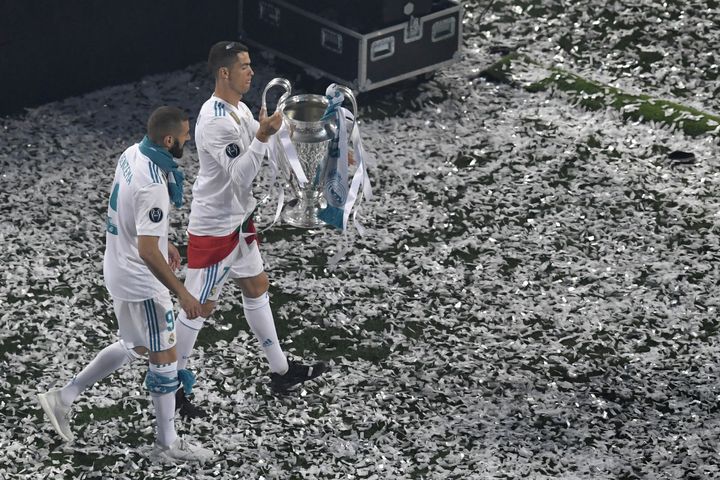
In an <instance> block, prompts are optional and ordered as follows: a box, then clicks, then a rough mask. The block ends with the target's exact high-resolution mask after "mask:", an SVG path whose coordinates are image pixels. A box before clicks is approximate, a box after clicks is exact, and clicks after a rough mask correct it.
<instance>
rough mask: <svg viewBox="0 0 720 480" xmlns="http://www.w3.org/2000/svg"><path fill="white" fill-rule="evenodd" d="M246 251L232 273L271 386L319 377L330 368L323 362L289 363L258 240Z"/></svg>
mask: <svg viewBox="0 0 720 480" xmlns="http://www.w3.org/2000/svg"><path fill="white" fill-rule="evenodd" d="M243 253H244V255H243V256H242V258H240V259H239V260H238V261H237V263H236V264H235V265H233V268H232V270H231V275H232V276H233V278H235V279H236V280H235V281H236V282H237V284H238V286H239V287H240V290H241V292H242V301H243V312H244V313H245V319H246V321H247V323H248V325H249V326H250V329H251V330H252V332H253V333H254V334H255V338H257V340H258V343H259V344H260V348H262V350H263V352H264V353H265V357H266V358H267V360H268V364H269V365H270V371H271V372H272V373H271V374H270V379H271V387H272V389H273V390H274V391H275V392H278V393H282V392H285V391H287V390H288V389H289V388H291V387H293V386H294V385H297V384H299V383H302V382H305V381H307V380H312V379H313V378H316V377H318V376H320V375H321V374H322V373H323V372H324V371H326V370H327V366H326V365H325V364H324V363H322V362H319V363H315V364H312V365H303V364H300V363H297V362H293V361H290V362H288V360H287V357H286V356H285V353H284V352H283V351H282V347H281V346H280V341H279V340H278V336H277V329H276V328H275V319H274V317H273V313H272V309H271V308H270V297H269V295H268V288H269V282H268V277H267V274H266V273H265V271H264V268H263V261H262V256H261V255H260V251H259V249H258V246H257V242H253V243H252V244H251V245H250V246H249V247H248V249H247V251H245V252H243Z"/></svg>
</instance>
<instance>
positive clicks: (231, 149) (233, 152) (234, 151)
mask: <svg viewBox="0 0 720 480" xmlns="http://www.w3.org/2000/svg"><path fill="white" fill-rule="evenodd" d="M225 153H226V154H227V156H228V157H230V158H235V157H237V156H238V155H240V147H239V146H238V144H237V143H231V144H230V145H228V146H227V147H225Z"/></svg>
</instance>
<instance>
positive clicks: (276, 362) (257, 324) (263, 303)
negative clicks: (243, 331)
mask: <svg viewBox="0 0 720 480" xmlns="http://www.w3.org/2000/svg"><path fill="white" fill-rule="evenodd" d="M242 300H243V311H244V312H245V319H246V320H247V323H248V325H250V329H251V330H252V331H253V333H254V334H255V337H256V338H257V339H258V342H260V346H261V347H262V349H263V351H264V352H265V356H266V357H267V359H268V363H269V364H270V370H271V371H273V372H275V373H279V374H281V375H284V374H285V373H287V371H288V362H287V358H286V357H285V354H284V353H283V351H282V348H280V342H279V341H278V337H277V332H276V331H275V320H274V319H273V314H272V310H270V297H269V296H268V294H267V292H265V293H264V294H262V295H260V296H259V297H257V298H249V297H246V296H245V295H243V296H242Z"/></svg>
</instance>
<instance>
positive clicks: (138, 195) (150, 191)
mask: <svg viewBox="0 0 720 480" xmlns="http://www.w3.org/2000/svg"><path fill="white" fill-rule="evenodd" d="M169 213H170V197H169V195H168V192H167V185H165V184H164V183H151V184H149V185H146V186H144V187H142V188H140V189H138V190H137V191H136V192H135V229H136V230H137V234H138V235H148V236H152V237H164V236H166V235H167V233H168V214H169Z"/></svg>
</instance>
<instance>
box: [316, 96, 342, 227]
mask: <svg viewBox="0 0 720 480" xmlns="http://www.w3.org/2000/svg"><path fill="white" fill-rule="evenodd" d="M325 95H326V97H327V99H328V106H327V108H326V109H325V114H324V115H323V117H322V119H321V120H329V119H331V118H333V117H334V118H335V121H336V125H337V130H336V134H335V137H334V138H333V139H332V140H331V141H330V148H329V151H328V157H327V161H326V163H325V169H324V172H323V173H322V175H321V177H320V181H321V182H322V185H323V195H324V196H325V201H326V202H327V207H325V208H323V209H320V210H319V211H318V214H317V216H318V218H319V219H320V220H322V221H323V222H325V223H327V224H328V225H330V226H333V227H335V228H337V229H339V230H345V202H346V200H347V197H348V134H347V126H346V124H345V114H344V112H343V110H342V103H343V101H344V100H345V95H343V93H342V92H340V91H339V90H338V89H337V85H336V84H334V83H333V84H330V86H329V87H328V88H327V90H326V91H325Z"/></svg>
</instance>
